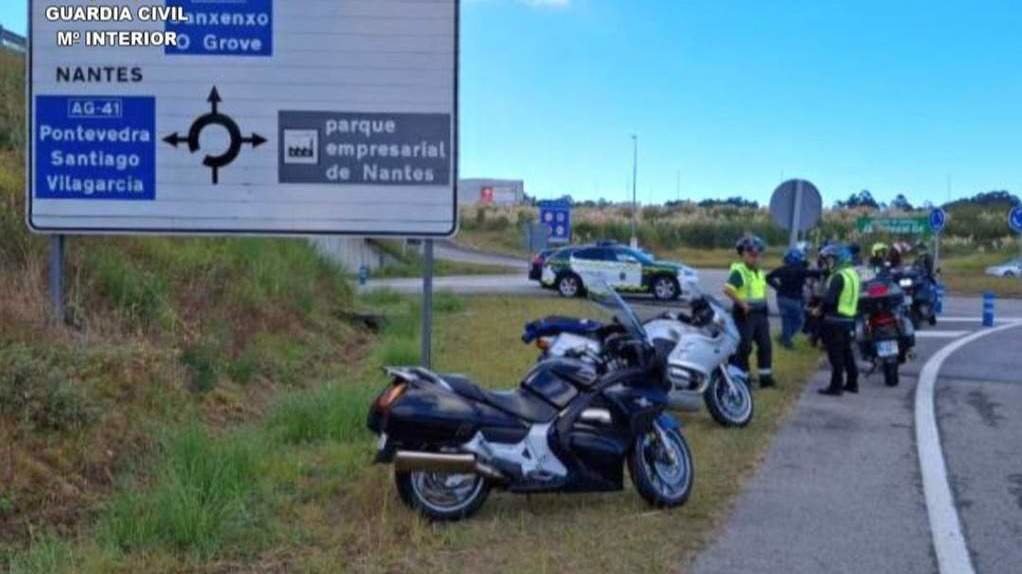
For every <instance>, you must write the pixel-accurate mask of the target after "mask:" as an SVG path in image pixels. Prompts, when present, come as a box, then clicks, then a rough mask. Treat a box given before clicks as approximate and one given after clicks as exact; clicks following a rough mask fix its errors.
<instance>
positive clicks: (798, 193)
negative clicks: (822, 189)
mask: <svg viewBox="0 0 1022 574" xmlns="http://www.w3.org/2000/svg"><path fill="white" fill-rule="evenodd" d="M802 193H803V192H802V180H801V179H800V180H798V181H796V182H795V201H794V205H793V207H792V210H791V235H789V236H788V247H789V248H794V247H795V246H796V245H797V244H798V232H799V219H801V216H802Z"/></svg>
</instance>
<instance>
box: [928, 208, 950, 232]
mask: <svg viewBox="0 0 1022 574" xmlns="http://www.w3.org/2000/svg"><path fill="white" fill-rule="evenodd" d="M945 227H947V212H946V211H944V210H943V209H941V208H939V207H938V208H936V209H934V210H933V211H931V212H930V229H932V230H933V232H934V233H940V232H941V231H944V228H945Z"/></svg>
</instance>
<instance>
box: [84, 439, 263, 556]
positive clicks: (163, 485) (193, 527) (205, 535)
mask: <svg viewBox="0 0 1022 574" xmlns="http://www.w3.org/2000/svg"><path fill="white" fill-rule="evenodd" d="M261 450H262V446H261V445H260V444H259V442H258V439H256V438H252V437H249V436H247V435H234V436H229V437H226V438H219V437H214V436H212V435H211V434H210V433H209V431H208V430H206V429H203V428H201V427H198V426H190V427H185V428H181V429H174V431H173V432H172V433H168V436H167V437H166V438H165V439H164V440H163V442H162V445H161V448H160V449H159V451H158V452H157V454H156V457H155V459H156V463H155V469H154V470H153V473H152V474H153V476H152V479H151V480H152V486H150V487H148V488H146V487H141V488H132V489H129V490H127V491H126V492H124V493H122V494H120V495H118V496H116V497H115V498H114V499H113V500H112V501H111V502H110V503H109V505H108V506H107V509H106V510H105V511H104V513H103V514H102V517H101V519H100V523H99V526H98V527H97V529H98V538H99V539H100V540H101V541H102V542H103V543H104V544H106V545H108V546H110V547H113V548H114V549H115V550H116V551H121V552H144V551H146V550H149V549H153V548H164V549H170V550H176V551H181V552H183V553H186V554H189V555H192V556H194V557H197V558H200V559H209V558H211V557H213V556H214V555H216V554H217V553H218V552H219V551H220V550H221V549H222V548H223V547H224V546H225V545H227V544H231V545H234V546H245V545H248V544H251V543H253V538H252V535H253V534H254V533H256V529H255V528H253V526H254V525H255V524H256V522H257V520H259V513H258V508H257V507H258V505H259V504H260V502H257V495H258V494H260V491H261V490H263V487H264V480H263V479H262V475H261V473H260V453H261ZM262 504H265V502H264V501H262Z"/></svg>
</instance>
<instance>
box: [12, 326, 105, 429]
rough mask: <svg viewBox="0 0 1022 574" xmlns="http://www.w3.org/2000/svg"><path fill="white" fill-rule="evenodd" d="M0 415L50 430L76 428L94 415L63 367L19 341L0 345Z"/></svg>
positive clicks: (90, 406)
mask: <svg viewBox="0 0 1022 574" xmlns="http://www.w3.org/2000/svg"><path fill="white" fill-rule="evenodd" d="M0 415H5V416H9V417H12V418H14V419H16V420H18V421H20V422H21V423H22V424H29V425H30V426H32V427H34V428H36V429H39V430H51V431H71V430H78V429H81V428H83V427H85V426H87V425H88V424H90V423H91V422H93V421H94V420H95V418H96V412H95V409H94V405H92V403H91V401H90V400H89V399H88V398H87V397H86V395H85V394H84V393H82V392H81V390H80V389H79V388H78V387H77V386H76V385H74V384H73V383H72V382H71V381H70V380H69V378H68V373H67V371H66V369H65V368H63V367H61V366H59V365H57V364H56V363H55V361H54V360H53V359H52V358H51V357H48V356H45V355H40V354H39V353H38V352H35V351H33V350H32V349H31V348H29V347H26V346H22V345H12V346H9V347H6V348H2V349H0Z"/></svg>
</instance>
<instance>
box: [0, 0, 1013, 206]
mask: <svg viewBox="0 0 1022 574" xmlns="http://www.w3.org/2000/svg"><path fill="white" fill-rule="evenodd" d="M463 4H464V9H463V19H462V72H461V88H462V110H461V111H462V117H461V129H462V157H461V167H462V173H463V175H466V176H492V177H512V178H522V179H525V181H526V185H527V189H528V191H529V192H530V193H531V194H533V195H538V196H540V197H555V196H559V195H562V194H571V195H573V196H574V197H576V198H598V197H601V196H602V197H606V198H608V199H624V198H626V197H627V195H626V194H628V193H630V191H628V189H629V188H628V187H627V186H629V185H630V177H631V139H630V134H632V133H636V134H638V135H639V146H640V149H639V198H640V200H641V201H644V202H648V201H657V202H660V201H664V200H667V199H673V198H675V197H676V196H677V190H676V173H677V172H678V171H680V172H681V182H682V184H681V195H682V197H684V198H691V199H702V198H706V197H721V196H729V195H743V196H746V197H751V198H754V199H758V200H760V201H766V200H767V199H768V198H769V194H770V192H771V190H772V189H773V188H774V187H775V186H776V185H777V184H778V183H780V181H781V178H782V176H784V177H793V176H799V177H805V178H808V179H810V180H812V181H813V182H815V183H816V184H817V185H818V187H820V189H821V191H822V192H823V194H824V196H825V199H826V200H827V201H828V202H831V201H833V200H835V199H839V198H843V197H846V196H847V195H849V194H850V193H852V192H854V191H858V190H860V189H863V188H868V189H870V190H872V191H873V192H874V194H875V195H876V196H877V197H878V198H880V199H884V200H888V199H890V198H891V197H893V196H894V195H895V194H897V193H905V194H907V195H908V196H909V198H910V199H912V200H913V201H916V202H920V201H923V200H927V199H928V200H931V201H935V202H936V201H942V200H944V199H946V198H947V190H946V187H947V177H948V175H949V174H950V175H951V176H952V182H953V189H954V195H955V196H958V195H963V194H972V193H975V192H978V191H987V190H990V189H1009V190H1013V191H1017V190H1018V189H1019V188H1020V187H1022V162H1020V161H1019V159H1020V154H1022V140H1020V137H1019V136H1020V135H1022V129H1020V128H1022V75H1020V71H1022V34H1019V30H1022V6H1020V5H1018V4H1017V2H1016V3H1013V2H964V1H963V2H938V1H933V0H930V1H915V0H909V1H906V0H899V1H898V2H881V1H873V0H864V1H855V2H853V1H847V2H836V1H827V0H818V1H813V2H807V1H783V0H770V1H762V0H759V1H752V0H750V1H737V0H733V1H727V0H718V1H709V0H707V1H702V2H687V1H682V0H631V1H624V0H463ZM24 18H25V17H24V4H23V3H21V2H18V1H5V2H3V7H0V22H2V23H3V24H4V25H6V26H9V27H11V28H14V29H19V28H20V29H24Z"/></svg>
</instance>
